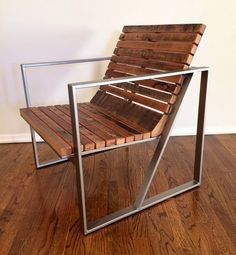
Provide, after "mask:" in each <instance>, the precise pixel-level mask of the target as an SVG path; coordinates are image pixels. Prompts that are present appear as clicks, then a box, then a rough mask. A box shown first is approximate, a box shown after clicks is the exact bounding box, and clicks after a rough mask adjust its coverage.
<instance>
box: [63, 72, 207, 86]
mask: <svg viewBox="0 0 236 255" xmlns="http://www.w3.org/2000/svg"><path fill="white" fill-rule="evenodd" d="M208 70H209V67H191V68H189V69H187V70H183V71H171V72H162V73H160V72H159V73H154V74H145V75H134V76H126V77H122V78H111V79H105V80H97V81H86V82H76V83H70V84H68V89H69V90H74V89H82V88H90V87H97V86H104V85H108V84H109V85H115V84H119V83H122V82H133V81H141V80H149V79H159V78H164V77H170V76H176V75H184V74H193V73H197V72H203V71H208Z"/></svg>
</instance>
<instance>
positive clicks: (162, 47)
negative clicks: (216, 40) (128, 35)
mask: <svg viewBox="0 0 236 255" xmlns="http://www.w3.org/2000/svg"><path fill="white" fill-rule="evenodd" d="M116 47H117V48H128V49H147V50H156V51H161V52H162V51H168V52H184V53H190V54H192V55H193V54H194V53H195V52H196V49H197V46H196V45H195V44H192V43H182V42H145V41H118V43H117V45H116Z"/></svg>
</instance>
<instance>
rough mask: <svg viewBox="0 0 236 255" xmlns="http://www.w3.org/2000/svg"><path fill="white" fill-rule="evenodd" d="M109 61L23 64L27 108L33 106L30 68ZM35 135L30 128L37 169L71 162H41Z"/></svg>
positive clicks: (99, 59)
mask: <svg viewBox="0 0 236 255" xmlns="http://www.w3.org/2000/svg"><path fill="white" fill-rule="evenodd" d="M109 59H111V57H101V58H90V59H77V60H65V61H64V60H62V61H50V62H38V63H27V64H21V75H22V81H23V86H24V93H25V101H26V107H27V108H28V107H31V106H32V104H31V99H30V92H29V84H28V81H27V74H26V70H27V69H28V68H35V67H46V66H55V65H71V64H81V63H88V62H97V61H106V60H109ZM35 133H36V132H35V130H34V129H33V128H32V127H31V126H30V134H31V141H32V145H33V152H34V161H35V165H36V168H37V169H40V168H43V167H47V166H50V165H54V164H57V163H62V162H64V161H67V160H69V158H68V157H64V158H58V159H52V160H47V161H43V162H40V160H39V155H38V146H37V141H36V136H35Z"/></svg>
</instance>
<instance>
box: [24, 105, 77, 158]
mask: <svg viewBox="0 0 236 255" xmlns="http://www.w3.org/2000/svg"><path fill="white" fill-rule="evenodd" d="M20 113H21V116H22V117H23V118H24V119H25V120H26V121H27V122H28V123H29V124H30V126H32V127H33V129H34V130H35V131H36V132H37V133H38V134H39V135H40V136H41V137H42V138H43V139H44V140H45V141H47V143H48V144H49V145H50V146H51V147H52V148H53V149H54V150H55V151H56V152H57V154H58V155H60V156H62V157H63V156H67V155H70V154H72V153H73V151H72V147H71V146H70V145H69V144H68V143H67V142H65V140H64V139H62V138H61V137H60V136H58V135H57V134H56V133H55V132H54V131H53V130H52V129H51V128H49V127H48V125H46V124H45V123H44V122H43V121H42V120H41V119H39V118H38V117H37V116H36V115H35V114H34V113H33V112H32V111H31V110H30V109H27V108H26V109H20Z"/></svg>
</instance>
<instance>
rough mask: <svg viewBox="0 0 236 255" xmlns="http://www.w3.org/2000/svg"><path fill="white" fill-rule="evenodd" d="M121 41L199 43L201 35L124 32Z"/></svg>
mask: <svg viewBox="0 0 236 255" xmlns="http://www.w3.org/2000/svg"><path fill="white" fill-rule="evenodd" d="M120 40H123V41H149V42H163V41H167V42H168V41H175V42H178V41H180V42H191V43H195V44H199V42H200V40H201V35H200V34H198V33H125V34H121V35H120Z"/></svg>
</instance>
